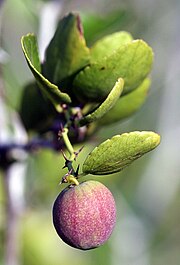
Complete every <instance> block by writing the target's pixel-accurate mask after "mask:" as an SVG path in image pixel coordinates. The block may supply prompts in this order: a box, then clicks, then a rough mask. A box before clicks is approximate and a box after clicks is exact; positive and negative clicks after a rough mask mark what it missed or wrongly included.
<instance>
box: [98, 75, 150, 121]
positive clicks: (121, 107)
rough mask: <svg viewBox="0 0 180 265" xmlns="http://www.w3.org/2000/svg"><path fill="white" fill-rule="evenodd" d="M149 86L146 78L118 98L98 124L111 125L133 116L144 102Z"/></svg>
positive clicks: (148, 80)
mask: <svg viewBox="0 0 180 265" xmlns="http://www.w3.org/2000/svg"><path fill="white" fill-rule="evenodd" d="M150 84H151V81H150V79H149V78H146V79H145V80H144V81H143V82H142V84H141V85H140V86H139V87H138V88H136V89H135V90H133V91H132V92H130V93H128V94H127V95H124V96H122V97H120V98H119V99H118V101H117V102H116V104H115V105H114V107H113V108H112V109H111V110H110V111H109V112H107V113H106V114H105V115H104V116H103V117H102V119H100V120H99V124H101V125H107V124H111V123H114V122H117V121H120V120H122V119H124V118H127V117H129V116H130V115H132V114H134V113H135V112H136V111H137V110H138V109H139V108H140V107H141V106H142V105H143V103H144V102H145V100H146V97H147V94H148V90H149V86H150Z"/></svg>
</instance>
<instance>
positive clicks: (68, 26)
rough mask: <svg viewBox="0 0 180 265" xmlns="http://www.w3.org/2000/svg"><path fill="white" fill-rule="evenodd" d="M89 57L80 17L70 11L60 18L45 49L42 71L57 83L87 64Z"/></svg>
mask: <svg viewBox="0 0 180 265" xmlns="http://www.w3.org/2000/svg"><path fill="white" fill-rule="evenodd" d="M89 58H90V53H89V49H88V47H86V42H85V39H84V36H83V30H82V25H81V21H80V17H79V16H78V15H75V14H71V13H70V14H69V15H67V16H66V17H64V18H63V19H62V20H60V22H59V24H58V27H57V30H56V32H55V35H54V37H53V39H52V40H51V42H50V44H49V46H48V48H47V50H46V59H45V63H44V71H45V73H46V75H47V76H48V78H49V79H50V80H51V81H52V82H54V83H56V84H58V83H59V82H61V81H62V80H63V79H65V78H67V77H68V76H70V75H72V74H74V73H76V72H78V71H79V70H80V69H82V68H83V67H85V66H86V65H88V64H89Z"/></svg>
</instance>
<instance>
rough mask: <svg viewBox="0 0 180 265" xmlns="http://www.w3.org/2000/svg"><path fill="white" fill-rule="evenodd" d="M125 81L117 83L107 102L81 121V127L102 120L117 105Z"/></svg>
mask: <svg viewBox="0 0 180 265" xmlns="http://www.w3.org/2000/svg"><path fill="white" fill-rule="evenodd" d="M123 86H124V81H123V79H122V78H119V80H118V81H117V82H116V83H115V85H114V87H113V89H112V90H111V92H110V93H109V95H108V97H107V98H106V99H105V101H104V102H103V103H102V104H101V105H100V106H98V107H97V108H96V109H95V110H94V111H93V112H92V113H90V114H88V115H86V116H84V117H83V118H82V119H81V120H80V121H79V124H80V126H83V125H86V124H88V123H91V122H95V121H97V120H99V119H100V118H102V117H103V116H104V115H105V114H106V113H108V111H109V110H110V109H111V108H112V107H113V106H114V105H115V104H116V102H117V100H118V99H119V97H120V95H121V93H122V91H123Z"/></svg>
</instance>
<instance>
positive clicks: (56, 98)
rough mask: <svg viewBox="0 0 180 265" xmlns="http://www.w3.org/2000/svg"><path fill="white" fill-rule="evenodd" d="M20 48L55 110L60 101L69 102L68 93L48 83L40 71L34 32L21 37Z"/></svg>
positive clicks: (58, 108) (57, 108)
mask: <svg viewBox="0 0 180 265" xmlns="http://www.w3.org/2000/svg"><path fill="white" fill-rule="evenodd" d="M21 44H22V49H23V52H24V55H25V58H26V60H27V63H28V65H29V67H30V69H31V71H32V73H33V75H34V77H35V79H36V81H37V83H38V86H39V87H40V88H41V90H42V92H43V94H45V95H46V96H47V97H48V98H49V99H50V100H51V102H52V103H53V104H54V106H55V108H56V110H57V111H60V110H61V108H60V105H59V104H60V103H70V102H71V99H70V97H69V95H68V94H66V93H63V92H61V91H60V90H59V88H58V87H57V86H56V85H54V84H52V83H50V82H49V80H47V79H46V78H45V77H44V76H43V75H42V74H41V73H40V71H41V65H40V61H39V54H38V48H37V39H36V37H35V35H34V34H27V35H26V36H23V37H22V38H21Z"/></svg>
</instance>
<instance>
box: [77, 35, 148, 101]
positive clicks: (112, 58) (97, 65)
mask: <svg viewBox="0 0 180 265" xmlns="http://www.w3.org/2000/svg"><path fill="white" fill-rule="evenodd" d="M152 61H153V52H152V49H151V48H150V47H149V46H148V45H147V44H146V43H145V42H144V41H142V40H135V41H132V42H130V43H127V44H124V45H122V46H121V45H120V47H119V48H118V49H116V50H115V51H114V52H113V53H112V54H110V55H108V52H106V54H104V57H103V58H102V59H101V60H98V61H97V62H93V63H91V64H90V66H87V67H85V69H84V70H83V71H80V73H79V74H77V75H76V77H75V80H74V83H73V85H74V91H76V93H77V94H78V95H79V96H80V97H81V98H82V99H84V100H86V101H101V100H102V99H103V98H105V97H106V96H107V94H108V93H109V91H110V90H111V88H112V86H113V84H114V83H115V81H116V80H117V79H118V78H119V77H121V78H123V79H124V82H125V86H124V90H123V93H128V92H130V91H132V90H133V89H135V88H136V87H137V86H138V85H140V83H141V82H142V81H143V79H144V78H145V77H146V76H147V75H148V74H149V72H150V70H151V67H152Z"/></svg>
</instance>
